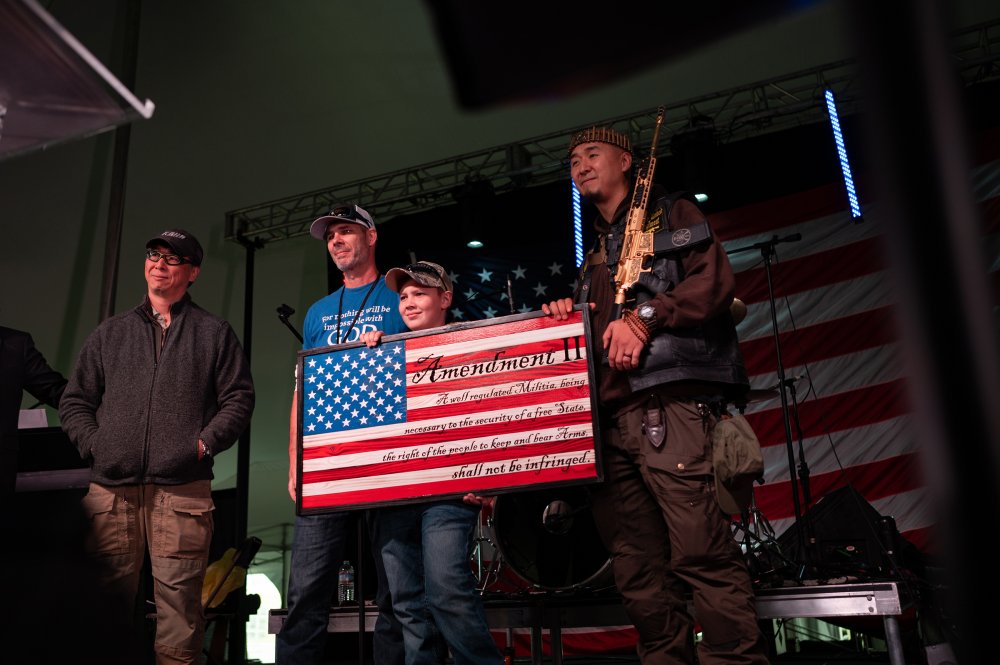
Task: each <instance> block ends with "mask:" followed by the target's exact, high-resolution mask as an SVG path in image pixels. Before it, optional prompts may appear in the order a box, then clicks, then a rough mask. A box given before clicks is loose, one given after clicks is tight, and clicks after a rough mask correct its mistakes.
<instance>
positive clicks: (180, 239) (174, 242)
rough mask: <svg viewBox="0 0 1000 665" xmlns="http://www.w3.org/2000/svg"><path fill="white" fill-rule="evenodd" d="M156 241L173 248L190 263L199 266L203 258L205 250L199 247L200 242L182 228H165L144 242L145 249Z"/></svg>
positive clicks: (175, 252)
mask: <svg viewBox="0 0 1000 665" xmlns="http://www.w3.org/2000/svg"><path fill="white" fill-rule="evenodd" d="M157 243H163V244H164V245H166V246H167V247H169V248H170V249H172V250H174V254H176V255H177V256H182V257H184V258H185V259H187V260H189V261H190V262H191V264H192V265H196V266H200V265H201V260H202V259H203V258H205V252H204V251H202V249H201V243H200V242H198V239H197V238H195V237H194V236H193V235H192V234H191V233H190V232H188V231H185V230H184V229H167V230H166V231H164V232H163V233H161V234H160V235H158V236H156V237H155V238H150V239H149V242H147V243H146V249H149V248H150V247H152V246H153V245H155V244H157Z"/></svg>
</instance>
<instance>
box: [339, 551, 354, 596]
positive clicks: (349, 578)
mask: <svg viewBox="0 0 1000 665" xmlns="http://www.w3.org/2000/svg"><path fill="white" fill-rule="evenodd" d="M337 600H338V601H339V603H340V604H341V605H343V604H344V603H353V602H354V566H352V565H351V562H350V561H345V562H344V563H343V564H342V565H341V566H340V572H339V573H338V575H337Z"/></svg>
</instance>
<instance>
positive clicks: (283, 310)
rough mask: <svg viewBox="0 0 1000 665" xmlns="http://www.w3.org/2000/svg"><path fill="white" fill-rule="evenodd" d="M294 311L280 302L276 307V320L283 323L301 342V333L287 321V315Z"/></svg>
mask: <svg viewBox="0 0 1000 665" xmlns="http://www.w3.org/2000/svg"><path fill="white" fill-rule="evenodd" d="M294 313H295V310H294V309H292V308H291V307H289V306H288V305H286V304H285V303H281V305H280V306H279V307H278V320H279V321H281V322H282V323H284V324H285V326H287V327H288V329H289V330H291V331H292V334H293V335H295V339H297V340H299V342H301V341H302V335H300V334H299V331H298V330H296V329H295V326H293V325H292V324H291V323H289V322H288V317H289V316H291V315H292V314H294Z"/></svg>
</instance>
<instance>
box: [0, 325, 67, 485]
mask: <svg viewBox="0 0 1000 665" xmlns="http://www.w3.org/2000/svg"><path fill="white" fill-rule="evenodd" d="M65 387H66V378H65V377H64V376H63V375H62V374H60V373H59V372H57V371H56V370H54V369H52V368H51V367H49V364H48V363H47V362H45V358H44V357H43V356H42V354H41V353H40V352H39V351H38V349H36V348H35V342H34V340H33V339H32V338H31V335H30V334H28V333H26V332H22V331H20V330H14V329H13V328H4V327H0V495H3V494H12V493H13V492H14V485H15V483H16V481H17V447H18V437H17V419H18V414H19V413H20V410H21V399H22V397H23V394H24V391H27V392H28V393H29V394H30V395H31V396H32V397H34V398H35V399H37V400H38V401H39V402H43V403H45V404H48V405H49V406H52V407H58V406H59V397H60V396H61V395H62V393H63V389H64V388H65Z"/></svg>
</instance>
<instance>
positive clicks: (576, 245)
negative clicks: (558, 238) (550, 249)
mask: <svg viewBox="0 0 1000 665" xmlns="http://www.w3.org/2000/svg"><path fill="white" fill-rule="evenodd" d="M569 186H570V189H571V190H572V191H571V196H572V203H571V205H572V206H573V256H575V257H576V265H578V266H580V265H583V214H582V212H581V210H580V190H579V189H577V188H576V183H575V182H573V181H572V180H571V181H570V183H569Z"/></svg>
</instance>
